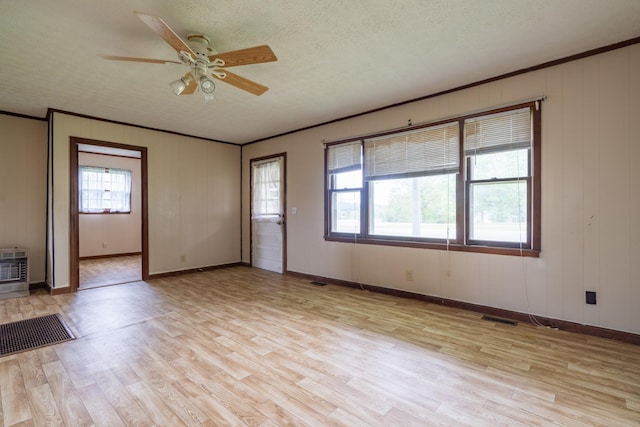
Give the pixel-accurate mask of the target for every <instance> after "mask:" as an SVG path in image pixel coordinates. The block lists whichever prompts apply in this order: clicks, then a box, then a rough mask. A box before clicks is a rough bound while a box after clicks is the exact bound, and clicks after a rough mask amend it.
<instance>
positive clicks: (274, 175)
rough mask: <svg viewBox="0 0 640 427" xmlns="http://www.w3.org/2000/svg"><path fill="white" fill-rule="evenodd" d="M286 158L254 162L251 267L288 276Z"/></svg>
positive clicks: (252, 177) (252, 165)
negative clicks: (286, 273) (285, 268)
mask: <svg viewBox="0 0 640 427" xmlns="http://www.w3.org/2000/svg"><path fill="white" fill-rule="evenodd" d="M284 188H285V187H284V156H278V157H272V158H268V159H264V160H255V161H254V160H252V161H251V265H253V266H254V267H258V268H263V269H265V270H270V271H275V272H277V273H283V272H284V247H285V216H284V213H285V206H284Z"/></svg>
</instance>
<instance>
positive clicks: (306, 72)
mask: <svg viewBox="0 0 640 427" xmlns="http://www.w3.org/2000/svg"><path fill="white" fill-rule="evenodd" d="M134 10H139V11H143V12H146V13H149V14H153V15H157V16H160V17H162V18H163V19H164V20H165V21H166V22H167V24H169V25H170V26H171V27H172V28H173V29H174V30H175V32H176V33H177V34H178V35H179V36H180V37H182V38H183V39H186V35H187V34H188V33H193V32H196V33H204V34H207V35H208V36H210V38H211V40H212V45H213V47H214V48H215V49H216V50H217V51H219V52H226V51H231V50H237V49H242V48H245V47H251V46H257V45H261V44H268V45H270V46H271V48H272V49H273V51H274V52H275V54H276V55H277V57H278V62H271V63H265V64H254V65H248V66H242V67H235V68H233V72H234V73H236V74H239V75H241V76H243V77H246V78H249V79H251V80H255V81H257V82H259V83H261V84H264V85H266V86H268V87H269V90H268V91H267V92H266V93H265V94H264V95H262V96H255V95H251V94H249V93H247V92H244V91H242V90H239V89H237V88H235V87H232V86H230V85H227V84H225V83H219V84H218V85H217V89H216V93H215V95H216V102H215V103H211V104H205V103H204V101H203V99H202V96H201V95H200V94H198V93H196V94H194V95H191V96H178V97H176V96H175V95H173V93H172V92H171V89H170V88H169V86H168V83H169V82H171V81H173V80H176V79H177V78H179V77H180V76H182V75H183V74H184V73H185V72H186V71H187V68H186V66H185V65H182V64H164V65H158V64H146V63H133V62H119V61H106V60H104V59H102V58H100V57H98V56H97V55H98V54H111V55H121V56H137V57H147V58H154V59H168V60H176V54H175V51H174V50H173V49H172V48H171V47H170V46H169V45H168V44H166V43H165V42H164V41H163V40H162V39H161V38H160V37H159V36H157V35H156V34H155V33H154V32H152V31H151V30H150V29H149V28H148V27H147V26H146V25H145V24H144V23H143V22H142V21H141V20H140V19H138V18H137V17H136V15H134V14H133V13H132V12H133V11H134ZM638 36H640V1H639V0H607V1H602V0H483V1H479V0H403V1H399V0H377V1H376V0H296V1H290V0H261V1H258V0H234V1H230V0H227V1H223V0H208V1H205V0H192V1H188V2H180V1H174V0H117V1H115V0H114V1H98V0H55V1H52V0H24V1H15V0H0V40H2V42H1V43H0V111H5V112H11V113H17V114H24V115H29V116H35V117H45V115H46V111H47V109H48V108H53V109H58V110H64V111H68V112H73V113H78V114H84V115H88V116H93V117H99V118H103V119H108V120H115V121H119V122H126V123H131V124H135V125H140V126H145V127H150V128H155V129H163V130H169V131H173V132H179V133H183V134H188V135H193V136H199V137H204V138H209V139H214V140H221V141H227V142H232V143H237V144H243V143H247V142H250V141H254V140H257V139H261V138H265V137H268V136H272V135H277V134H280V133H284V132H288V131H291V130H295V129H299V128H303V127H307V126H311V125H315V124H318V123H323V122H327V121H331V120H334V119H338V118H341V117H345V116H349V115H353V114H358V113H361V112H364V111H368V110H372V109H376V108H379V107H383V106H386V105H390V104H394V103H397V102H402V101H406V100H409V99H414V98H418V97H421V96H425V95H429V94H433V93H437V92H440V91H442V90H446V89H451V88H455V87H458V86H462V85H465V84H469V83H473V82H476V81H480V80H483V79H487V78H490V77H494V76H498V75H501V74H504V73H508V72H511V71H515V70H520V69H523V68H527V67H530V66H535V65H538V64H541V63H545V62H548V61H552V60H555V59H559V58H563V57H567V56H570V55H573V54H576V53H581V52H584V51H587V50H591V49H594V48H598V47H602V46H606V45H610V44H613V43H617V42H620V41H624V40H629V39H632V38H635V37H638Z"/></svg>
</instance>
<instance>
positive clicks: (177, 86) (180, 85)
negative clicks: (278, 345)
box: [169, 79, 187, 95]
mask: <svg viewBox="0 0 640 427" xmlns="http://www.w3.org/2000/svg"><path fill="white" fill-rule="evenodd" d="M169 86H170V87H171V89H173V93H175V94H176V95H180V94H181V93H182V92H183V91H184V90H185V89H186V87H187V82H185V81H184V79H178V80H176V81H174V82H171V83H169Z"/></svg>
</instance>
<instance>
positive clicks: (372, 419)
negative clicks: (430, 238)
mask: <svg viewBox="0 0 640 427" xmlns="http://www.w3.org/2000/svg"><path fill="white" fill-rule="evenodd" d="M49 313H61V314H62V316H63V317H64V319H65V320H66V321H67V323H68V325H69V326H70V327H71V329H72V330H73V332H74V334H75V335H76V336H77V339H76V340H74V341H70V342H66V343H62V344H58V345H54V346H49V347H45V348H41V349H37V350H32V351H27V352H24V353H20V354H16V355H10V356H6V357H2V358H0V416H1V417H2V421H3V424H4V425H5V426H18V425H20V426H28V425H34V426H40V425H49V424H52V425H68V426H89V425H96V426H100V425H113V426H115V425H132V426H133V425H136V426H150V425H158V426H180V425H188V426H228V425H233V426H243V425H250V426H287V425H294V426H306V425H310V426H325V425H337V426H342V425H344V426H365V425H366V426H394V425H402V426H425V425H427V426H428V425H472V426H482V425H487V426H496V425H527V426H529V425H551V424H560V425H571V426H573V425H585V426H586V425H589V426H591V425H603V426H629V425H639V424H640V346H634V345H632V344H625V343H620V342H615V341H609V340H606V339H601V338H596V337H591V336H583V335H577V334H573V333H568V332H563V331H555V330H550V329H540V328H536V327H534V326H532V325H527V324H519V325H518V326H515V327H514V326H509V325H504V324H500V323H493V322H488V321H485V320H481V319H480V317H481V314H479V313H473V312H468V311H463V310H457V309H452V308H448V307H442V306H436V305H433V304H428V303H425V302H420V301H414V300H408V299H402V298H397V297H392V296H389V295H381V294H376V293H370V292H365V291H361V290H356V289H351V288H343V287H338V286H332V285H328V286H324V287H318V286H314V285H311V284H310V283H309V282H307V281H305V280H301V279H298V278H292V277H287V276H281V275H278V274H274V273H270V272H265V271H262V270H258V269H252V268H249V267H234V268H228V269H220V270H214V271H208V272H203V273H197V274H191V275H184V276H178V277H171V278H166V279H157V280H153V281H149V282H142V281H138V282H133V283H128V284H124V285H119V286H109V287H101V288H96V289H89V290H85V291H81V292H77V293H75V294H63V295H55V296H51V295H48V294H46V293H45V292H44V291H43V290H39V291H35V292H32V295H31V296H29V297H27V298H18V299H10V300H1V301H0V323H6V322H10V321H14V320H20V319H24V318H29V317H35V316H40V315H44V314H49Z"/></svg>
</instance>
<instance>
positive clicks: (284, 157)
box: [249, 153, 288, 274]
mask: <svg viewBox="0 0 640 427" xmlns="http://www.w3.org/2000/svg"><path fill="white" fill-rule="evenodd" d="M279 157H282V171H281V173H280V175H281V176H282V181H283V182H281V183H280V192H281V193H282V220H283V221H284V227H283V229H282V274H286V272H287V226H288V220H287V153H278V154H271V155H268V156H263V157H256V158H255V159H250V160H249V264H250V265H251V266H253V220H252V219H251V214H252V213H253V164H254V163H255V162H262V161H265V160H270V159H277V158H279Z"/></svg>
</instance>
